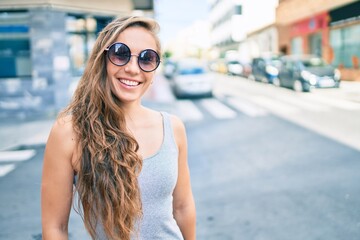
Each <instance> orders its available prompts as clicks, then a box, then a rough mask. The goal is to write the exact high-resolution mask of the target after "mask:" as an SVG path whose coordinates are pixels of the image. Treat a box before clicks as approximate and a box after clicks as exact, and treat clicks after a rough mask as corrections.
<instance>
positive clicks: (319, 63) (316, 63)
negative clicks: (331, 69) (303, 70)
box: [301, 58, 327, 67]
mask: <svg viewBox="0 0 360 240" xmlns="http://www.w3.org/2000/svg"><path fill="white" fill-rule="evenodd" d="M301 62H302V64H303V65H304V66H305V67H325V66H327V64H326V63H325V62H324V60H322V59H321V58H310V59H306V60H302V61H301Z"/></svg>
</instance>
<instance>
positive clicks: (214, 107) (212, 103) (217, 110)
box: [200, 99, 237, 119]
mask: <svg viewBox="0 0 360 240" xmlns="http://www.w3.org/2000/svg"><path fill="white" fill-rule="evenodd" d="M200 103H201V105H202V106H203V107H205V108H206V110H207V111H209V113H210V114H211V115H213V116H214V117H216V118H219V119H228V118H235V117H236V115H237V114H236V112H235V111H234V110H232V109H230V108H229V107H228V106H226V105H224V104H222V103H221V102H220V101H219V100H217V99H203V100H201V101H200Z"/></svg>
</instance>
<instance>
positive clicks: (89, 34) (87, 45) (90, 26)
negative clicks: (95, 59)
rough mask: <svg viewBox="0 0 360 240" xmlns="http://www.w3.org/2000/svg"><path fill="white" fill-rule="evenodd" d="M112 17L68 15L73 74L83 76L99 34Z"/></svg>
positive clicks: (67, 24) (68, 40) (68, 37)
mask: <svg viewBox="0 0 360 240" xmlns="http://www.w3.org/2000/svg"><path fill="white" fill-rule="evenodd" d="M110 20H111V18H95V17H86V16H79V15H68V17H67V19H66V31H67V43H68V46H69V55H70V61H71V72H72V75H73V76H81V75H82V73H83V71H84V68H85V64H86V62H87V61H88V58H89V55H90V52H91V50H92V48H93V46H94V43H95V41H96V37H97V34H98V33H99V31H101V30H102V28H103V27H104V26H105V25H106V24H107V23H108V22H109V21H110Z"/></svg>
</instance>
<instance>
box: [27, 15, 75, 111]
mask: <svg viewBox="0 0 360 240" xmlns="http://www.w3.org/2000/svg"><path fill="white" fill-rule="evenodd" d="M29 13H30V43H31V60H32V69H33V70H32V77H33V80H32V81H33V88H35V89H36V88H38V89H40V90H41V89H42V90H44V91H43V96H42V97H43V107H44V108H45V109H46V108H50V109H51V108H52V109H53V110H55V111H59V110H61V109H62V108H63V107H64V106H66V104H67V103H68V101H69V94H68V86H69V84H70V82H71V73H70V59H69V52H68V46H67V39H66V27H65V23H66V15H67V14H66V12H60V11H55V10H53V9H49V8H37V9H30V10H29Z"/></svg>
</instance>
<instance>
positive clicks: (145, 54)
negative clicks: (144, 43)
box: [139, 49, 160, 72]
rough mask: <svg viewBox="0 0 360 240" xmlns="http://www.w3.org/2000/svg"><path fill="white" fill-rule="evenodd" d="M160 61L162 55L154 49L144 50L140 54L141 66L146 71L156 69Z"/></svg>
mask: <svg viewBox="0 0 360 240" xmlns="http://www.w3.org/2000/svg"><path fill="white" fill-rule="evenodd" d="M159 63H160V57H159V55H158V54H157V53H156V52H155V51H154V50H150V49H147V50H144V51H142V52H141V53H140V55H139V66H140V68H141V69H142V70H143V71H145V72H151V71H154V70H155V69H156V68H157V67H158V66H159Z"/></svg>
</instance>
